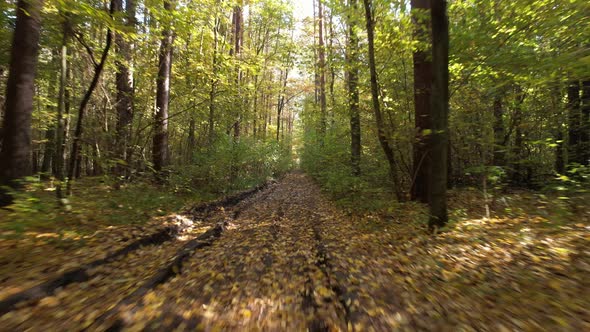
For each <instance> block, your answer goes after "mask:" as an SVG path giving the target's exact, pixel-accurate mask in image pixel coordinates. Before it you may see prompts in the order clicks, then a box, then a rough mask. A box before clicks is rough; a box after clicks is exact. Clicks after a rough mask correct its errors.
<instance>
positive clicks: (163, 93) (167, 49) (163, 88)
mask: <svg viewBox="0 0 590 332" xmlns="http://www.w3.org/2000/svg"><path fill="white" fill-rule="evenodd" d="M164 10H166V11H169V12H172V11H173V10H174V4H173V2H172V1H169V0H164ZM173 42H174V34H173V32H172V30H171V28H170V27H166V28H165V29H164V30H163V31H162V40H161V42H160V55H159V69H158V78H157V80H156V115H155V126H154V128H155V135H154V143H153V153H152V157H153V162H154V170H155V171H156V177H157V179H158V180H163V178H162V171H163V170H164V168H165V167H166V166H168V163H169V151H168V104H169V102H170V72H171V70H172V46H173V45H172V44H173Z"/></svg>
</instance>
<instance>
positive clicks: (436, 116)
mask: <svg viewBox="0 0 590 332" xmlns="http://www.w3.org/2000/svg"><path fill="white" fill-rule="evenodd" d="M431 8H432V9H431V20H432V21H431V24H432V69H433V71H432V73H433V75H432V95H431V113H430V118H431V120H432V134H431V135H432V139H431V140H430V151H431V158H432V159H431V161H432V164H431V167H430V174H429V175H430V177H429V178H430V182H429V184H428V190H429V194H430V195H429V205H430V220H429V227H430V228H431V229H432V230H435V229H437V228H440V227H443V226H444V225H445V224H446V223H447V221H448V215H447V195H446V193H447V177H448V173H447V169H448V160H447V159H448V142H449V124H448V121H449V119H448V118H449V23H448V18H447V1H446V0H431Z"/></svg>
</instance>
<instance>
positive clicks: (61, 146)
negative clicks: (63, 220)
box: [53, 14, 71, 200]
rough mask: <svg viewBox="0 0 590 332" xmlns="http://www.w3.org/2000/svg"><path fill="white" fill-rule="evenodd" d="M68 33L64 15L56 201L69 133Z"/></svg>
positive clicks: (63, 177)
mask: <svg viewBox="0 0 590 332" xmlns="http://www.w3.org/2000/svg"><path fill="white" fill-rule="evenodd" d="M70 32H71V31H70V23H69V19H68V17H67V14H66V18H65V21H64V22H63V36H62V44H61V54H60V76H59V92H58V100H57V130H56V133H55V142H56V151H55V156H54V159H53V164H54V165H55V167H54V174H55V177H56V178H57V185H56V190H55V193H56V195H57V199H58V200H61V199H62V198H63V193H62V184H63V181H64V179H65V171H64V167H65V165H66V162H67V156H66V146H67V137H68V132H69V115H70V102H69V100H70V99H69V89H67V83H68V80H69V74H70V69H69V67H68V42H69V38H70Z"/></svg>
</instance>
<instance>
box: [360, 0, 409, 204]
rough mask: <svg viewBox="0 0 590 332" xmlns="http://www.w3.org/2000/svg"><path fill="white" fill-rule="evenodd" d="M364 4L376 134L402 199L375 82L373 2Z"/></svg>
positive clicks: (365, 0)
mask: <svg viewBox="0 0 590 332" xmlns="http://www.w3.org/2000/svg"><path fill="white" fill-rule="evenodd" d="M363 3H364V5H365V18H366V24H367V41H368V44H369V45H368V46H369V54H368V55H369V69H370V72H371V96H372V99H373V112H374V113H375V122H376V124H377V136H378V139H379V143H380V144H381V148H382V149H383V152H384V153H385V158H386V159H387V163H388V165H389V176H390V178H391V180H392V182H393V186H394V188H393V189H394V191H395V193H396V196H397V199H398V200H400V201H401V200H403V194H402V191H401V187H400V182H399V179H398V176H397V164H396V161H395V154H394V151H393V147H392V146H391V144H390V142H389V137H388V135H387V133H386V130H385V124H384V122H383V115H382V114H381V104H380V101H379V84H378V82H377V68H376V64H375V40H374V39H375V37H374V35H375V31H374V30H375V21H374V19H373V3H372V1H371V0H363Z"/></svg>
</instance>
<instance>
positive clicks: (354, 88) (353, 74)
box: [346, 0, 362, 176]
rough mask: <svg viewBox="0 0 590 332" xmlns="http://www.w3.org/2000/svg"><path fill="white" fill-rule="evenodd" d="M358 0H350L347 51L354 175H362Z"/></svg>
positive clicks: (351, 162)
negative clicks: (357, 30)
mask: <svg viewBox="0 0 590 332" xmlns="http://www.w3.org/2000/svg"><path fill="white" fill-rule="evenodd" d="M357 9H358V8H357V0H349V4H348V52H347V58H346V60H347V63H346V66H347V69H348V71H347V78H348V108H349V111H350V138H351V144H350V164H351V168H352V174H353V175H354V176H359V175H361V152H362V145H361V115H360V111H359V88H358V81H359V68H358V63H359V58H358V55H359V54H358V50H359V38H358V36H357V33H356V27H357V19H356V14H357Z"/></svg>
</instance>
